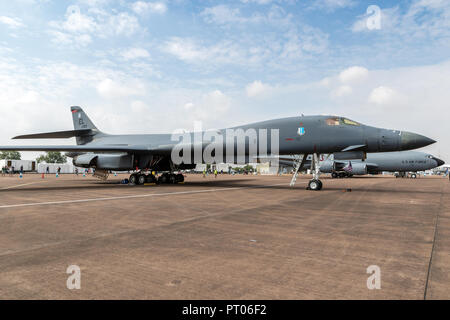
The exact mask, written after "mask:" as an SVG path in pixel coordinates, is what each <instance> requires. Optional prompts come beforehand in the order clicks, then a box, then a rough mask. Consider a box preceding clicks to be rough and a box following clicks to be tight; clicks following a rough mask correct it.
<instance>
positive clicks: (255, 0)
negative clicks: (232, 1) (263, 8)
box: [241, 0, 273, 5]
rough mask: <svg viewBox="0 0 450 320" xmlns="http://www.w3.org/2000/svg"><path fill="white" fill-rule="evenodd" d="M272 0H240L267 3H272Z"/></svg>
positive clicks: (242, 0)
mask: <svg viewBox="0 0 450 320" xmlns="http://www.w3.org/2000/svg"><path fill="white" fill-rule="evenodd" d="M272 1H273V0H241V2H242V3H256V4H261V5H264V4H269V3H272Z"/></svg>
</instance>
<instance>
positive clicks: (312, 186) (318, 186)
mask: <svg viewBox="0 0 450 320" xmlns="http://www.w3.org/2000/svg"><path fill="white" fill-rule="evenodd" d="M307 189H308V190H313V191H319V190H322V181H320V180H315V179H313V180H311V181H309V183H308V188H307Z"/></svg>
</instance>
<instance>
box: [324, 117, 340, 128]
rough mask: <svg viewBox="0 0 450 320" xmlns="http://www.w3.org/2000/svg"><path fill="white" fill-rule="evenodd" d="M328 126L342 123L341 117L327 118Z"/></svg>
mask: <svg viewBox="0 0 450 320" xmlns="http://www.w3.org/2000/svg"><path fill="white" fill-rule="evenodd" d="M325 123H326V124H327V125H328V126H338V125H339V124H340V121H339V118H328V119H326V120H325Z"/></svg>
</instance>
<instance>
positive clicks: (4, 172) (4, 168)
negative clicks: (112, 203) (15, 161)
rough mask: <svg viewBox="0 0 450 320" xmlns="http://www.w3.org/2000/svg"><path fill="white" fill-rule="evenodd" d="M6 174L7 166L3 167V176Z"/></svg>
mask: <svg viewBox="0 0 450 320" xmlns="http://www.w3.org/2000/svg"><path fill="white" fill-rule="evenodd" d="M4 176H6V167H5V166H3V167H2V177H4Z"/></svg>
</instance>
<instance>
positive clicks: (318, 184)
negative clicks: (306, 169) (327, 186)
mask: <svg viewBox="0 0 450 320" xmlns="http://www.w3.org/2000/svg"><path fill="white" fill-rule="evenodd" d="M311 171H312V174H313V178H312V180H310V181H309V183H308V186H307V187H306V190H313V191H319V190H322V186H323V184H322V181H320V163H319V155H318V154H317V153H314V154H313V158H312V161H311Z"/></svg>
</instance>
